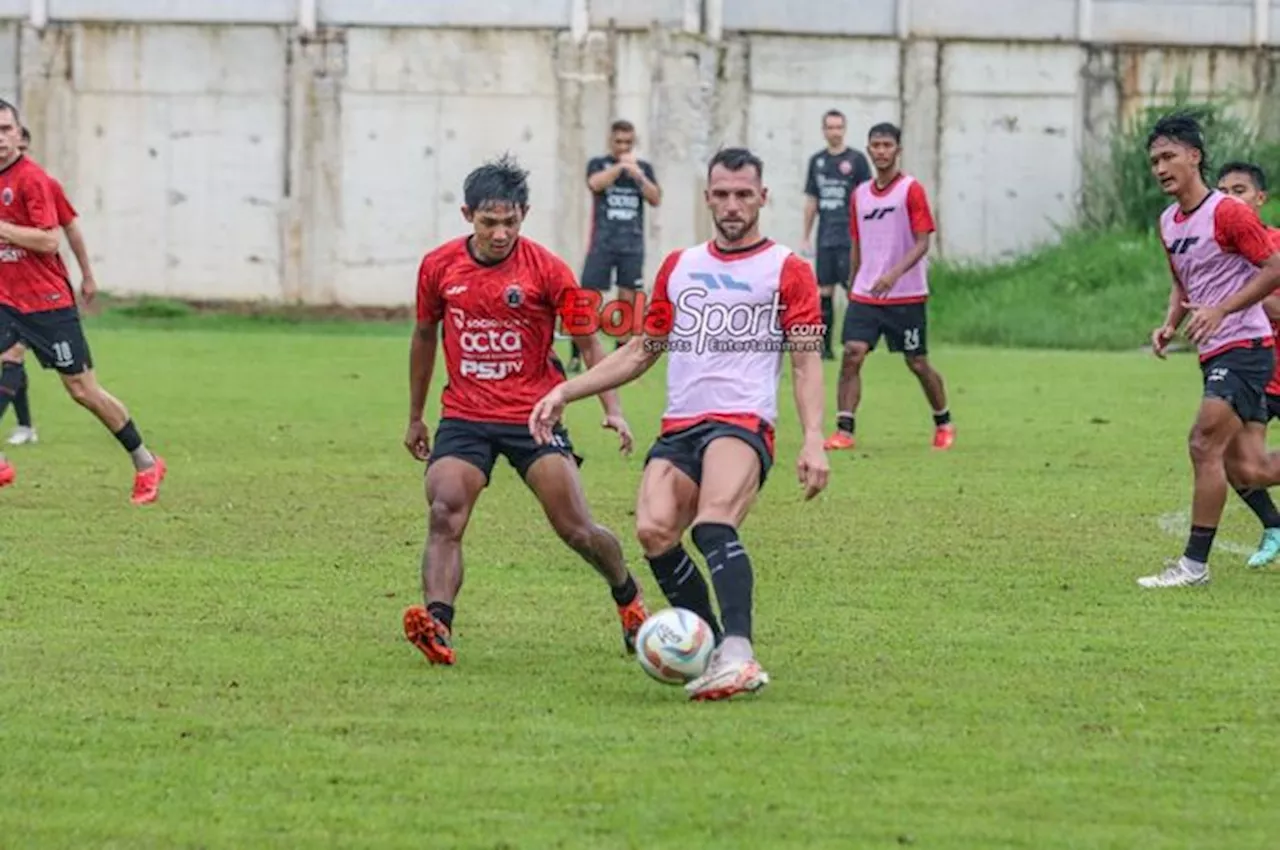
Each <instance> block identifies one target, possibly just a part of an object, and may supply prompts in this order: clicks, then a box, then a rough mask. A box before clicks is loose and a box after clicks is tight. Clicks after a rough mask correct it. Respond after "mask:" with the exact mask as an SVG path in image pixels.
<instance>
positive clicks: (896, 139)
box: [867, 121, 902, 145]
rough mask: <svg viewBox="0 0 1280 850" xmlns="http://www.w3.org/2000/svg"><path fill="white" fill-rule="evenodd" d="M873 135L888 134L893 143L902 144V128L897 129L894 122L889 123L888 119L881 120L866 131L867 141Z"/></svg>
mask: <svg viewBox="0 0 1280 850" xmlns="http://www.w3.org/2000/svg"><path fill="white" fill-rule="evenodd" d="M874 136H888V137H889V138H891V139H893V143H894V144H895V145H900V144H902V130H900V129H898V126H897V125H896V124H891V123H889V122H888V121H881V122H880V123H879V124H876V125H875V126H874V127H872V128H871V129H870V130H868V131H867V141H870V140H871V139H872V137H874Z"/></svg>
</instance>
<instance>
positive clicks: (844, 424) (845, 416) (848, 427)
mask: <svg viewBox="0 0 1280 850" xmlns="http://www.w3.org/2000/svg"><path fill="white" fill-rule="evenodd" d="M836 428H837V429H838V430H840V431H843V432H844V433H846V434H852V433H853V414H852V413H846V412H845V411H841V412H840V413H837V414H836Z"/></svg>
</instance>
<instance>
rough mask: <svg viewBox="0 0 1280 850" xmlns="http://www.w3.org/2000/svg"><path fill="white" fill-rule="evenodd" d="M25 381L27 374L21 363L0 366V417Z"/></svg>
mask: <svg viewBox="0 0 1280 850" xmlns="http://www.w3.org/2000/svg"><path fill="white" fill-rule="evenodd" d="M26 380H27V373H26V370H25V369H23V368H22V364H21V363H5V364H4V365H3V366H0V417H3V416H4V412H5V411H6V410H8V409H9V405H10V404H11V403H13V400H14V398H15V397H16V396H17V395H18V392H19V391H20V390H21V389H22V385H23V384H24V383H25V382H26Z"/></svg>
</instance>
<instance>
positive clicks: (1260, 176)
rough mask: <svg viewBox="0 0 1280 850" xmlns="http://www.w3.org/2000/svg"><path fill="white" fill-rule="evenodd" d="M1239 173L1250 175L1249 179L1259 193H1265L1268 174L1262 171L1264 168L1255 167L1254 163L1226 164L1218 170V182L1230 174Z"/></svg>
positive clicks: (1238, 162)
mask: <svg viewBox="0 0 1280 850" xmlns="http://www.w3.org/2000/svg"><path fill="white" fill-rule="evenodd" d="M1237 173H1239V174H1248V175H1249V179H1250V180H1252V181H1253V185H1254V187H1255V188H1256V189H1257V190H1258V191H1260V192H1265V191H1266V190H1267V172H1265V171H1263V170H1262V166H1260V165H1255V164H1254V163H1252V162H1240V161H1236V162H1228V163H1225V164H1224V165H1223V166H1222V167H1221V168H1219V169H1218V180H1219V181H1221V180H1222V178H1223V177H1226V176H1227V175H1228V174H1237Z"/></svg>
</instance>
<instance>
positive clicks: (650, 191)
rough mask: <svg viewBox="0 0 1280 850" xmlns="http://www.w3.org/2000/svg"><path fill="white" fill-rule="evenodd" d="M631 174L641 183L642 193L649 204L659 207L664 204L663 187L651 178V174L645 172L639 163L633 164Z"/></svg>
mask: <svg viewBox="0 0 1280 850" xmlns="http://www.w3.org/2000/svg"><path fill="white" fill-rule="evenodd" d="M631 175H632V177H634V178H635V181H636V182H637V183H639V184H640V194H641V195H643V196H644V199H645V201H647V202H648V204H649V206H651V207H657V206H661V205H662V187H661V186H659V185H658V184H657V183H654V182H653V181H652V180H650V179H649V175H648V174H645V173H644V169H643V168H641V167H640V166H639V165H637V164H632V166H631Z"/></svg>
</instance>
